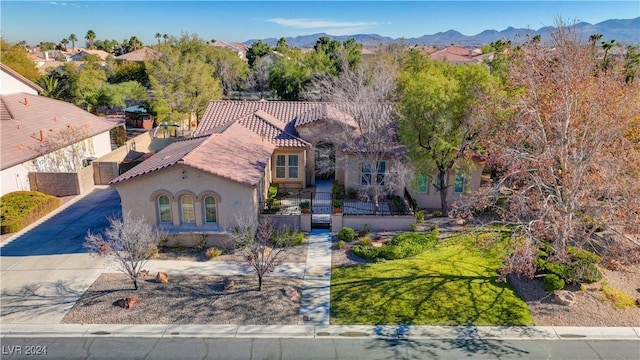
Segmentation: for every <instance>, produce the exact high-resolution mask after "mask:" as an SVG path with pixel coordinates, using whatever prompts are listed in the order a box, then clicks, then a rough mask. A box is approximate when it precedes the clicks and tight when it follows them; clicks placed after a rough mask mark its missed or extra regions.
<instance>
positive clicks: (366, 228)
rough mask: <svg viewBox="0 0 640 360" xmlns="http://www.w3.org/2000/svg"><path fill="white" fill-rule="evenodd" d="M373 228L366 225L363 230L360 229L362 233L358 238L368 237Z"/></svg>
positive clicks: (359, 233) (359, 232)
mask: <svg viewBox="0 0 640 360" xmlns="http://www.w3.org/2000/svg"><path fill="white" fill-rule="evenodd" d="M371 231H372V230H371V227H370V226H369V224H366V223H365V224H364V226H363V227H362V229H360V231H358V237H363V236H367V235H369V234H370V233H371Z"/></svg>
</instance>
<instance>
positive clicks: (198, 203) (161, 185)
mask: <svg viewBox="0 0 640 360" xmlns="http://www.w3.org/2000/svg"><path fill="white" fill-rule="evenodd" d="M338 122H339V123H340V124H341V125H346V127H347V128H350V127H353V128H354V129H355V127H356V125H355V122H354V121H353V119H352V118H350V116H348V115H347V114H345V113H344V112H343V111H341V110H340V106H338V105H336V104H331V103H323V102H304V101H303V102H294V101H226V100H222V101H211V102H210V103H209V105H208V107H207V109H206V110H205V112H204V114H203V116H202V118H201V119H200V122H199V125H198V127H197V129H196V130H195V132H194V136H193V137H191V138H186V139H183V140H178V141H176V142H174V143H173V144H171V145H169V146H168V147H166V148H164V149H163V150H161V151H160V152H158V153H156V154H155V155H153V156H152V157H151V158H149V159H148V160H146V161H145V162H143V163H142V164H140V165H138V166H137V167H135V168H133V169H131V170H129V171H128V172H126V173H124V174H122V175H121V176H119V177H117V178H116V179H114V180H113V181H112V182H111V185H113V186H114V187H115V188H116V189H117V190H118V192H119V194H120V197H121V199H122V208H123V210H124V211H131V212H132V213H135V214H140V215H142V216H144V217H145V218H146V219H147V221H148V222H149V223H151V224H153V225H159V226H160V227H161V228H163V229H164V230H166V231H167V232H168V233H169V234H172V235H173V236H175V237H184V238H185V239H186V240H187V241H189V240H188V238H190V237H191V238H192V239H193V235H194V234H196V235H206V236H208V237H209V238H211V237H213V238H216V237H222V238H224V237H225V235H226V231H227V230H228V229H230V228H232V227H233V226H235V225H236V224H237V219H238V218H241V217H255V216H257V215H258V213H259V207H260V206H261V204H263V202H264V200H265V199H266V197H267V192H268V188H269V186H270V185H271V184H278V186H279V188H280V189H281V190H284V191H287V192H291V193H295V192H299V191H304V190H305V189H308V188H310V187H313V186H314V185H315V183H316V179H317V175H318V174H317V172H316V170H317V166H316V165H317V164H316V163H317V162H320V161H323V159H325V160H326V159H331V161H334V162H335V166H334V169H335V170H334V172H333V173H332V174H331V178H332V179H334V180H335V181H337V182H339V183H341V184H343V185H344V186H345V188H349V187H353V188H358V187H360V186H362V184H363V181H364V180H366V179H367V176H371V175H370V173H369V172H368V171H367V169H365V168H364V167H363V166H361V164H351V165H353V166H346V165H347V163H350V162H354V161H357V157H354V156H351V155H350V154H348V153H345V152H343V151H341V149H342V148H341V147H340V144H334V143H331V140H330V139H332V138H338V134H337V132H340V131H344V129H345V127H344V126H338V125H337V124H338ZM393 161H400V160H398V159H392V158H389V159H384V160H382V161H381V163H384V164H380V165H379V170H381V173H382V174H381V176H384V173H385V172H386V171H389V169H390V168H391V167H392V166H391V165H392V162H393ZM349 168H351V169H354V168H355V169H358V172H357V173H354V172H353V171H348V169H349ZM452 176H455V174H453V175H452ZM476 176H477V177H478V180H477V181H476V179H475V178H476ZM467 178H468V179H469V180H466V179H467ZM369 180H370V179H369ZM476 183H477V184H478V185H479V173H478V172H477V171H476V172H474V173H472V174H469V175H465V181H463V188H464V189H466V190H465V191H467V190H471V188H475V187H476ZM456 189H457V188H456ZM403 190H404V189H403ZM403 190H402V191H401V192H402V193H404V191H403ZM454 190H455V189H453V190H452V191H454ZM410 192H411V193H413V194H415V195H416V200H417V201H418V205H419V206H423V207H426V206H427V205H431V204H432V200H433V199H432V197H433V193H434V192H433V191H431V192H429V191H421V189H411V190H410ZM400 195H402V194H400ZM433 198H434V199H435V197H433ZM438 199H439V198H438ZM451 199H452V200H453V199H455V196H452V197H451ZM437 204H439V202H438V203H437ZM433 207H438V205H436V206H433Z"/></svg>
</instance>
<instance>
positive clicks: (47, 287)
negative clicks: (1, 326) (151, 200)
mask: <svg viewBox="0 0 640 360" xmlns="http://www.w3.org/2000/svg"><path fill="white" fill-rule="evenodd" d="M120 215H121V208H120V196H119V195H118V193H117V191H115V189H112V188H104V187H102V188H96V189H95V190H93V191H92V192H91V193H89V194H88V195H86V196H84V197H82V198H80V199H79V200H77V201H75V202H72V203H70V204H68V206H67V207H65V208H62V209H59V210H57V212H56V213H54V214H53V215H52V216H50V217H49V218H48V219H47V220H44V221H42V222H41V223H38V224H35V226H31V227H30V228H27V229H26V230H25V231H23V232H22V233H18V234H16V236H14V238H12V239H10V240H9V241H8V242H7V243H5V244H4V245H3V246H2V247H1V248H0V268H1V270H2V271H1V274H0V275H1V287H2V294H1V295H0V296H1V298H0V323H17V322H19V323H59V322H60V321H61V320H62V318H63V317H64V315H65V314H66V313H67V311H68V310H69V309H70V308H71V307H72V306H73V304H74V303H75V302H76V301H77V299H78V298H79V297H80V296H81V295H82V294H83V293H84V291H85V290H86V289H87V287H89V286H90V285H91V284H92V283H93V282H94V281H95V279H96V278H97V277H98V276H99V275H100V274H101V273H103V272H104V271H105V269H107V268H108V267H109V263H110V262H109V261H108V260H107V259H103V258H96V257H92V256H90V255H89V254H88V253H87V251H86V250H85V249H84V248H83V243H84V237H85V236H86V234H87V231H88V230H90V231H91V232H94V233H97V232H102V231H103V230H104V229H105V228H106V227H108V225H109V221H108V218H109V217H113V216H120Z"/></svg>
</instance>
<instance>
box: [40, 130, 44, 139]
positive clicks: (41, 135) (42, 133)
mask: <svg viewBox="0 0 640 360" xmlns="http://www.w3.org/2000/svg"><path fill="white" fill-rule="evenodd" d="M40 141H44V132H42V130H40Z"/></svg>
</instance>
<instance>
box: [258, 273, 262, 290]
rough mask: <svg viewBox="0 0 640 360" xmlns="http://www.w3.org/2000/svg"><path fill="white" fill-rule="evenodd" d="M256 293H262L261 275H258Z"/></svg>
mask: <svg viewBox="0 0 640 360" xmlns="http://www.w3.org/2000/svg"><path fill="white" fill-rule="evenodd" d="M258 291H262V275H258Z"/></svg>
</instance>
